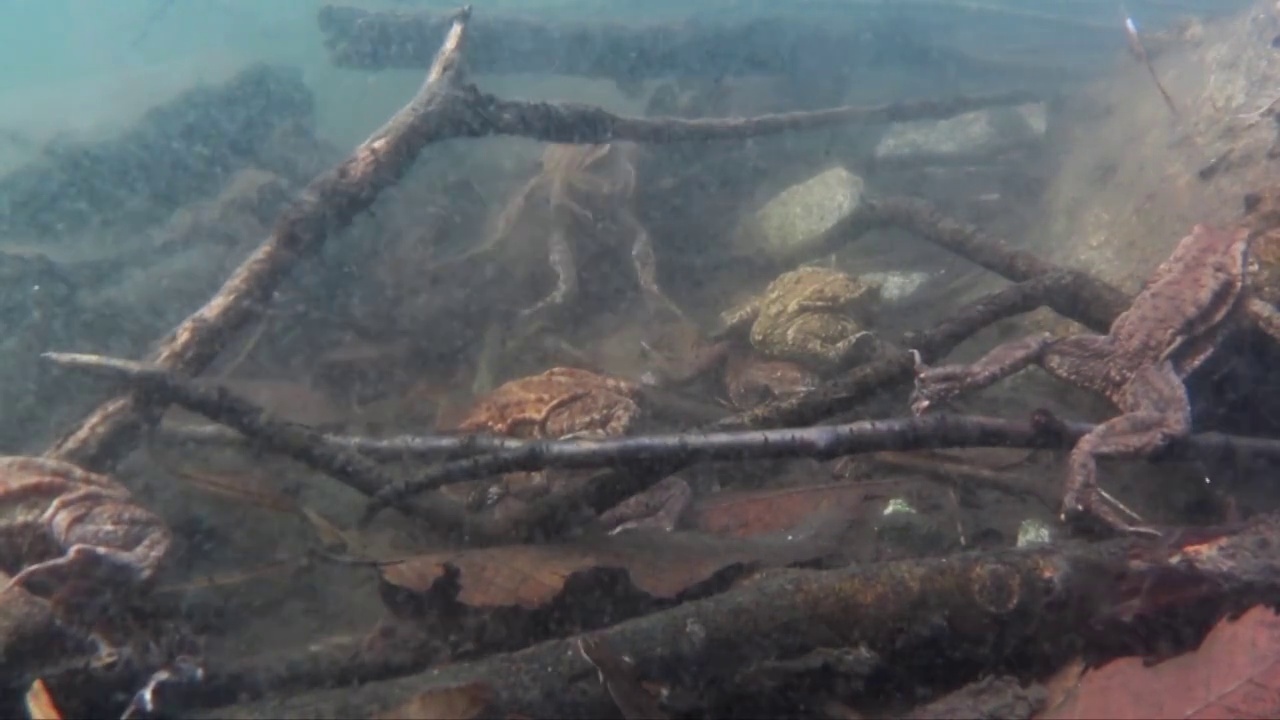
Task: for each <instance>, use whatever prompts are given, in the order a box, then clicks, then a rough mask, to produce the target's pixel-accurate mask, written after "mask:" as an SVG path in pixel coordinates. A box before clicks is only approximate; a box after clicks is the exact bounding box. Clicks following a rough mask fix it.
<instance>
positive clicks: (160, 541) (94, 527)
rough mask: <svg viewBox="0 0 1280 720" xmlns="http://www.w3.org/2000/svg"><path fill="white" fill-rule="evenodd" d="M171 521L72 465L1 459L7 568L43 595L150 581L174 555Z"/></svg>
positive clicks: (1, 531)
mask: <svg viewBox="0 0 1280 720" xmlns="http://www.w3.org/2000/svg"><path fill="white" fill-rule="evenodd" d="M170 541H171V535H170V533H169V530H168V529H167V528H166V527H165V525H164V522H163V521H162V520H161V519H160V518H159V517H157V516H156V515H154V514H152V513H151V512H149V511H148V510H146V509H144V508H142V507H139V506H138V505H136V504H134V503H133V501H132V499H131V497H130V494H129V491H128V489H126V488H125V487H124V486H123V485H121V484H120V483H118V482H116V481H115V480H113V479H111V478H109V477H107V476H105V475H99V474H97V473H91V472H88V471H86V470H83V469H81V468H79V467H77V466H75V465H72V464H70V463H65V462H61V461H57V460H50V459H46V458H36V457H0V566H3V569H4V570H5V571H6V572H10V573H16V574H15V575H14V576H13V578H12V579H11V580H10V581H9V586H10V587H21V588H23V589H25V590H28V591H29V592H31V593H33V594H35V595H39V596H42V597H48V596H51V595H56V594H58V593H59V592H60V591H61V590H62V589H64V588H65V587H68V586H74V587H77V588H86V589H88V590H90V591H92V592H95V593H96V592H99V591H110V590H112V589H116V588H121V589H127V588H130V587H135V586H141V585H145V584H146V583H148V582H150V581H151V579H152V577H153V576H154V575H155V572H156V570H157V569H158V568H159V566H160V563H161V561H162V560H163V559H164V556H165V553H166V552H167V551H168V549H169V544H170Z"/></svg>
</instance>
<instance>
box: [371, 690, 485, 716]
mask: <svg viewBox="0 0 1280 720" xmlns="http://www.w3.org/2000/svg"><path fill="white" fill-rule="evenodd" d="M492 697H493V690H492V689H491V688H490V687H489V686H488V685H486V684H484V683H481V682H473V683H467V684H465V685H454V686H452V687H446V688H439V689H436V690H428V691H427V692H424V693H421V694H419V695H414V696H413V697H411V698H409V699H408V700H406V701H405V702H403V703H401V704H400V705H397V706H395V707H394V708H392V709H390V710H385V711H383V712H380V713H378V714H376V715H374V716H373V718H374V719H375V720H382V719H384V718H385V719H386V720H391V719H392V718H396V719H398V720H470V719H471V718H474V717H477V716H479V715H480V713H482V712H484V709H485V708H486V707H488V706H489V703H490V702H491V701H492V700H491V698H492Z"/></svg>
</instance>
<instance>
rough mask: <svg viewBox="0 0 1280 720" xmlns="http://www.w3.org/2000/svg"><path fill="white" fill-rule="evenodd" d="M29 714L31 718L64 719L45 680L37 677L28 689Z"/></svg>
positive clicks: (38, 719) (35, 719)
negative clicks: (50, 694)
mask: <svg viewBox="0 0 1280 720" xmlns="http://www.w3.org/2000/svg"><path fill="white" fill-rule="evenodd" d="M27 715H29V716H30V717H31V720H62V713H61V712H59V711H58V706H57V705H56V704H54V702H53V698H52V697H50V696H49V689H48V688H47V687H45V685H44V680H41V679H39V678H36V681H35V682H33V683H31V687H30V688H29V689H28V690H27Z"/></svg>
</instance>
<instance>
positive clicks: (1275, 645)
mask: <svg viewBox="0 0 1280 720" xmlns="http://www.w3.org/2000/svg"><path fill="white" fill-rule="evenodd" d="M1071 671H1072V667H1071V666H1068V668H1067V670H1066V672H1071ZM1051 685H1052V683H1051ZM1038 717H1039V718H1043V719H1046V720H1047V719H1048V718H1095V717H1107V718H1117V719H1123V718H1270V717H1280V616H1278V615H1276V613H1274V612H1272V611H1271V610H1269V609H1267V608H1265V607H1255V608H1253V609H1252V610H1250V611H1248V612H1247V613H1245V614H1244V615H1243V616H1242V617H1240V619H1238V620H1235V621H1227V620H1224V621H1222V622H1221V623H1219V624H1218V626H1217V627H1215V628H1214V629H1213V630H1212V631H1210V632H1209V634H1208V635H1207V636H1206V637H1205V639H1204V642H1203V643H1201V645H1200V647H1199V648H1198V649H1197V650H1196V651H1195V652H1191V653H1186V654H1184V655H1179V656H1177V657H1175V658H1172V659H1170V660H1167V661H1165V662H1162V663H1160V664H1158V665H1155V666H1152V667H1144V664H1143V660H1142V658H1137V657H1128V658H1121V659H1119V660H1114V661H1112V662H1110V663H1107V664H1106V665H1103V666H1102V667H1100V668H1097V669H1095V670H1091V671H1089V672H1087V673H1085V674H1084V676H1083V677H1081V678H1080V680H1079V682H1078V683H1076V684H1075V685H1074V687H1072V688H1071V689H1070V691H1069V692H1067V693H1066V695H1065V697H1064V698H1063V699H1062V700H1061V702H1059V703H1058V704H1057V705H1056V706H1051V707H1050V708H1049V709H1048V710H1047V711H1046V712H1044V713H1043V714H1041V715H1040V716H1038Z"/></svg>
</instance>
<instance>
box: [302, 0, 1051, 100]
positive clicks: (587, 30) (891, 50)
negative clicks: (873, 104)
mask: <svg viewBox="0 0 1280 720" xmlns="http://www.w3.org/2000/svg"><path fill="white" fill-rule="evenodd" d="M738 17H741V16H738ZM318 20H319V24H320V30H321V32H323V33H324V35H325V46H326V47H327V48H328V49H329V57H330V60H331V61H332V62H333V63H334V64H335V65H337V66H338V67H348V68H357V69H361V70H382V69H389V68H423V67H427V66H428V65H429V64H430V63H431V58H432V56H433V54H434V53H435V49H436V48H437V47H439V45H440V41H441V40H442V39H443V38H444V34H445V31H446V30H447V29H448V27H449V18H448V16H447V15H444V14H433V13H400V12H372V11H367V10H362V9H359V8H354V7H343V6H335V5H329V6H326V7H324V8H321V10H320V13H319V17H318ZM849 20H850V21H849V22H847V23H832V22H822V21H821V20H819V19H816V18H796V17H789V16H772V17H755V18H750V19H746V20H730V21H721V22H715V23H711V22H707V21H702V20H695V21H689V22H684V23H669V24H650V25H634V24H622V23H608V22H594V23H585V22H578V21H567V22H560V23H556V24H548V23H543V22H539V21H536V20H530V19H525V18H520V17H501V16H497V17H494V16H486V17H485V18H483V19H481V20H479V21H477V22H476V23H475V26H474V27H473V28H472V30H471V33H472V34H471V39H470V41H469V43H470V46H469V48H468V51H467V62H468V67H469V68H470V69H471V70H472V71H473V72H477V73H486V74H498V75H501V74H508V73H547V74H560V75H576V76H580V77H589V78H598V79H606V80H615V81H617V82H618V83H619V84H620V85H622V86H624V87H625V86H628V85H632V84H634V83H636V82H638V81H642V80H647V79H654V78H662V77H671V76H706V77H719V76H742V75H785V76H788V77H793V78H805V79H807V80H808V81H812V79H813V77H814V76H815V75H820V76H822V77H832V76H835V77H839V76H843V75H845V74H847V73H849V72H851V71H853V70H855V69H865V68H868V67H878V66H901V67H915V68H918V69H920V70H921V71H926V72H927V71H942V72H946V73H948V74H955V73H961V74H965V73H975V72H985V73H999V74H1001V75H1003V76H1006V77H1016V76H1018V75H1021V76H1024V77H1025V76H1035V77H1039V78H1042V79H1043V78H1044V76H1045V73H1046V72H1049V73H1052V71H1051V70H1049V69H1045V68H1028V67H1027V66H1026V65H1025V64H1024V65H1022V66H1021V67H1019V66H1017V65H1014V64H1011V63H1001V62H991V61H985V60H981V59H979V58H975V57H972V56H969V55H966V54H964V53H962V52H959V51H957V50H954V49H951V48H946V47H940V46H937V45H933V44H928V43H926V42H924V41H923V40H922V39H921V38H922V35H923V34H915V33H911V32H909V31H904V29H903V27H902V23H901V19H900V18H899V17H898V16H892V17H891V16H887V15H886V16H881V17H876V16H875V15H874V14H867V13H863V12H862V9H859V14H858V16H857V17H856V18H855V17H849ZM855 20H856V21H855ZM1057 74H1058V75H1061V71H1058V72H1057Z"/></svg>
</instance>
